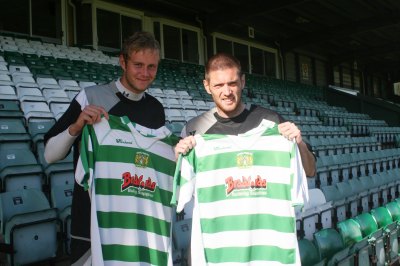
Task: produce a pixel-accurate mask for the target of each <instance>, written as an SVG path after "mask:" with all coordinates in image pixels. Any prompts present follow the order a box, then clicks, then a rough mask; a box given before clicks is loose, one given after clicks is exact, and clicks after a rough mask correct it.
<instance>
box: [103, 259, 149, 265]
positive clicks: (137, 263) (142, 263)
mask: <svg viewBox="0 0 400 266" xmlns="http://www.w3.org/2000/svg"><path fill="white" fill-rule="evenodd" d="M104 266H154V265H152V264H150V263H147V262H125V261H114V260H112V261H110V260H107V261H105V262H104Z"/></svg>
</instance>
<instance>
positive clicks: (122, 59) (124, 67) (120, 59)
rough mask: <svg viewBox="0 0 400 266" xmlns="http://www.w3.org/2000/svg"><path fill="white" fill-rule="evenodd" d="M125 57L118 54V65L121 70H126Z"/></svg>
mask: <svg viewBox="0 0 400 266" xmlns="http://www.w3.org/2000/svg"><path fill="white" fill-rule="evenodd" d="M125 63H126V62H125V58H124V56H123V55H122V54H121V55H119V65H120V66H121V68H122V70H123V71H125V70H126V64H125Z"/></svg>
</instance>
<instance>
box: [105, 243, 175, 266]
mask: <svg viewBox="0 0 400 266" xmlns="http://www.w3.org/2000/svg"><path fill="white" fill-rule="evenodd" d="M102 250H103V259H104V260H105V261H107V260H119V261H126V262H147V263H150V264H152V265H167V264H168V253H167V252H161V251H157V250H154V249H149V248H147V247H141V246H123V245H102Z"/></svg>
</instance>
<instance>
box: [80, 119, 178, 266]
mask: <svg viewBox="0 0 400 266" xmlns="http://www.w3.org/2000/svg"><path fill="white" fill-rule="evenodd" d="M177 141H178V139H177V137H176V136H174V135H172V134H171V132H170V131H169V130H168V129H167V128H166V127H161V128H159V129H156V130H154V129H149V128H145V127H142V126H140V125H138V124H134V123H132V122H130V121H129V120H128V118H127V117H117V116H111V115H110V117H109V120H107V119H105V118H103V119H102V121H101V122H100V123H96V124H94V125H87V126H86V127H85V128H84V130H83V133H82V142H81V149H80V152H81V154H80V158H79V161H78V165H77V170H76V174H75V178H76V181H77V182H78V183H79V184H81V185H82V186H84V187H85V188H86V189H88V190H89V192H90V195H91V251H92V264H93V265H128V264H129V265H172V258H171V253H170V252H171V241H170V237H171V220H172V215H173V213H172V207H171V204H170V201H171V196H172V184H173V173H174V170H175V155H174V151H173V145H175V144H176V142H177Z"/></svg>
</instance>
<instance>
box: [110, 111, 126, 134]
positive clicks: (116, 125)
mask: <svg viewBox="0 0 400 266" xmlns="http://www.w3.org/2000/svg"><path fill="white" fill-rule="evenodd" d="M128 121H129V119H128ZM129 122H130V121H129ZM108 125H109V126H110V129H113V130H121V131H126V132H131V130H130V128H129V127H128V126H127V125H126V124H124V121H123V117H119V116H114V115H109V118H108Z"/></svg>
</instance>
